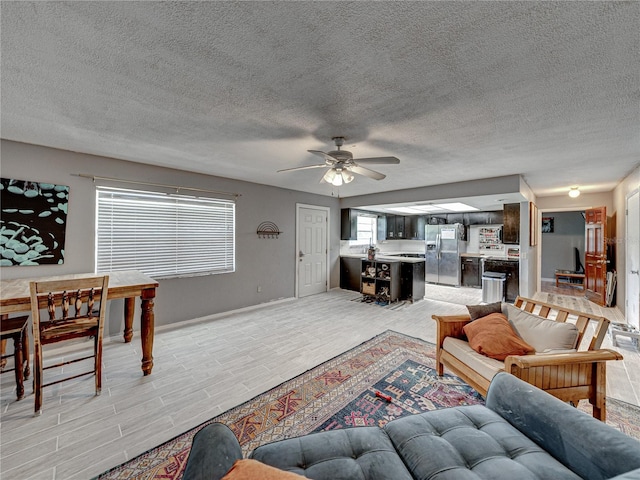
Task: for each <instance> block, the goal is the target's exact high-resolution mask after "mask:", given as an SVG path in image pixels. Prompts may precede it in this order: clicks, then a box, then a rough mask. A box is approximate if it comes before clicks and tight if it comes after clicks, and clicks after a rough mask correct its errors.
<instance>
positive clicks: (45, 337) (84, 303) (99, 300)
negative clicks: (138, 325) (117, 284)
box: [29, 276, 109, 415]
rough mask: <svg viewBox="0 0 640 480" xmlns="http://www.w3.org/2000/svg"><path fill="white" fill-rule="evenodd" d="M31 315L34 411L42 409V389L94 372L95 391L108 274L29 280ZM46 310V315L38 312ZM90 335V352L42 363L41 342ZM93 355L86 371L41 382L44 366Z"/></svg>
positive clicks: (99, 372) (98, 384)
mask: <svg viewBox="0 0 640 480" xmlns="http://www.w3.org/2000/svg"><path fill="white" fill-rule="evenodd" d="M29 285H30V291H31V315H32V318H33V345H34V358H33V370H34V385H33V391H34V393H35V413H36V415H40V414H41V413H42V389H43V387H47V386H49V385H54V384H57V383H60V382H64V381H67V380H72V379H74V378H78V377H81V376H84V375H95V380H96V382H95V384H96V395H100V390H101V388H102V335H103V331H104V321H105V311H106V307H107V291H108V285H109V277H108V276H101V277H92V278H82V279H73V280H53V281H46V282H31V283H30V284H29ZM43 310H46V311H47V312H48V318H43V317H44V316H46V315H43V316H41V315H40V312H41V311H43ZM83 337H93V354H92V355H88V356H84V357H82V358H76V359H73V360H68V361H62V362H60V363H57V364H55V365H48V366H47V367H44V366H43V358H42V357H43V353H42V346H43V345H48V344H52V343H58V342H63V341H67V340H72V339H77V338H83ZM91 358H93V368H92V369H91V370H89V371H86V372H83V373H79V374H76V375H70V376H67V377H65V378H62V379H58V380H55V381H51V382H49V383H46V384H45V383H43V379H44V370H48V369H50V368H56V367H61V366H63V365H68V364H71V363H76V362H81V361H84V360H89V359H91Z"/></svg>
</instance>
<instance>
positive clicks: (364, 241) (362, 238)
mask: <svg viewBox="0 0 640 480" xmlns="http://www.w3.org/2000/svg"><path fill="white" fill-rule="evenodd" d="M377 220H378V219H377V218H376V217H374V216H365V215H358V222H357V225H358V227H357V240H353V241H351V242H350V244H351V245H375V244H376V232H377Z"/></svg>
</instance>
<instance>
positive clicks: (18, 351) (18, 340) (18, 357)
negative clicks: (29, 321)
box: [13, 330, 24, 400]
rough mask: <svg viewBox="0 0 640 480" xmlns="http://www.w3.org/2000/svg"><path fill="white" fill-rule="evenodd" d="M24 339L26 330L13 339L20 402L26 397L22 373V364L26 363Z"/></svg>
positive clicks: (17, 392) (17, 391) (17, 393)
mask: <svg viewBox="0 0 640 480" xmlns="http://www.w3.org/2000/svg"><path fill="white" fill-rule="evenodd" d="M23 337H24V330H23V331H21V332H20V333H17V334H16V335H15V337H13V349H14V354H13V355H14V357H13V358H14V360H15V362H16V365H15V367H14V370H15V372H16V395H17V397H18V400H20V399H21V398H22V397H24V373H23V372H22V364H23V363H24V359H23V358H22V355H23V352H24V350H23V348H22V340H23Z"/></svg>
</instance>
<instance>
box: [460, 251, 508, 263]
mask: <svg viewBox="0 0 640 480" xmlns="http://www.w3.org/2000/svg"><path fill="white" fill-rule="evenodd" d="M460 256H461V257H471V258H483V259H485V260H499V261H503V262H519V261H520V259H519V258H516V257H506V256H500V255H491V254H487V253H461V254H460Z"/></svg>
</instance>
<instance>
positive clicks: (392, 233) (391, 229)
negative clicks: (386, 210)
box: [385, 214, 398, 240]
mask: <svg viewBox="0 0 640 480" xmlns="http://www.w3.org/2000/svg"><path fill="white" fill-rule="evenodd" d="M385 218H386V220H387V224H386V226H385V232H386V237H387V240H393V239H395V238H398V237H397V235H396V220H397V218H398V216H397V215H389V214H387V215H385Z"/></svg>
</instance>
